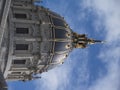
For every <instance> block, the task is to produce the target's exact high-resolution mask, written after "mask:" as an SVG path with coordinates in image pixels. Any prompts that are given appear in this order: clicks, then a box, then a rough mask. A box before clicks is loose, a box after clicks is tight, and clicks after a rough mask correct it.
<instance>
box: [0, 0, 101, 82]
mask: <svg viewBox="0 0 120 90" xmlns="http://www.w3.org/2000/svg"><path fill="white" fill-rule="evenodd" d="M33 2H34V0H11V1H9V3H10V5H9V6H10V7H9V9H8V11H9V13H8V16H6V17H7V20H5V21H6V22H5V23H4V24H6V26H5V28H4V29H1V30H3V31H4V33H3V38H2V42H1V47H0V60H1V62H0V64H1V65H0V67H1V73H2V74H3V76H4V78H5V80H21V81H26V80H33V79H37V78H40V77H36V76H35V75H36V74H41V73H43V72H46V71H48V70H50V69H52V68H55V67H56V66H58V65H61V64H63V63H64V61H65V59H66V58H67V56H68V55H69V53H70V52H71V51H72V49H74V48H86V47H87V45H88V44H94V43H97V42H101V41H99V40H93V39H89V38H87V36H86V35H85V34H77V33H75V32H73V30H72V29H71V28H70V27H69V25H68V24H67V23H66V21H65V20H64V18H63V17H61V16H60V15H59V14H57V13H55V12H53V11H51V10H49V9H47V8H44V7H42V6H35V5H34V4H33Z"/></svg>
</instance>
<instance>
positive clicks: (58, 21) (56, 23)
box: [52, 18, 66, 27]
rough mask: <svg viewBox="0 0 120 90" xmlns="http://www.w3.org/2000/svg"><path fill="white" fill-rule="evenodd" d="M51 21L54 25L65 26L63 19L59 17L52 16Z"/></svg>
mask: <svg viewBox="0 0 120 90" xmlns="http://www.w3.org/2000/svg"><path fill="white" fill-rule="evenodd" d="M52 21H53V24H54V25H55V26H63V27H66V26H65V24H64V21H63V20H61V19H58V18H52Z"/></svg>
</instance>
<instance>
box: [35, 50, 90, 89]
mask: <svg viewBox="0 0 120 90" xmlns="http://www.w3.org/2000/svg"><path fill="white" fill-rule="evenodd" d="M76 53H77V52H76V51H75V53H74V54H73V55H72V56H74V57H75V56H76V57H78V56H79V55H83V54H84V55H85V57H82V58H80V59H84V60H83V61H79V63H77V62H74V60H75V61H76V59H78V58H72V57H69V58H68V60H69V61H68V62H66V63H64V65H63V66H60V67H58V68H55V69H53V70H50V71H48V72H47V73H43V74H42V79H40V80H37V81H36V82H35V85H36V90H58V88H59V89H60V90H64V88H66V86H68V85H69V84H70V80H71V78H72V77H73V76H72V71H77V73H78V74H79V76H78V79H77V80H76V82H78V83H80V82H83V81H86V80H87V79H88V77H89V74H88V70H87V60H88V59H87V53H86V52H79V54H78V53H77V54H78V56H77V55H76ZM77 64H78V65H79V68H78V69H77V68H76V69H75V68H74V67H76V65H77ZM73 68H74V69H75V70H73ZM69 87H71V86H69ZM72 88H75V89H74V90H79V88H83V87H82V86H80V85H77V86H76V87H74V86H72Z"/></svg>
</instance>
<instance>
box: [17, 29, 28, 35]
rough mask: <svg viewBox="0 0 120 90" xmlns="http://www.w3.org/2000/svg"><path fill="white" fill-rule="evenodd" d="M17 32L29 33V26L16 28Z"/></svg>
mask: <svg viewBox="0 0 120 90" xmlns="http://www.w3.org/2000/svg"><path fill="white" fill-rule="evenodd" d="M15 32H16V34H28V33H29V29H28V28H16V31H15Z"/></svg>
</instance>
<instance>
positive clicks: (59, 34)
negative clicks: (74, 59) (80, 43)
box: [55, 29, 67, 38]
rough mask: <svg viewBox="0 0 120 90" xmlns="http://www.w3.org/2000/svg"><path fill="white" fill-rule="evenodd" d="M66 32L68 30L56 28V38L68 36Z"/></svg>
mask: <svg viewBox="0 0 120 90" xmlns="http://www.w3.org/2000/svg"><path fill="white" fill-rule="evenodd" d="M66 34H67V31H66V30H62V29H55V38H67V36H66Z"/></svg>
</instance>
